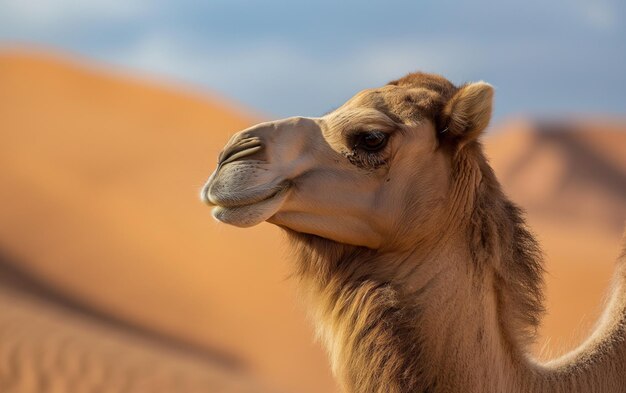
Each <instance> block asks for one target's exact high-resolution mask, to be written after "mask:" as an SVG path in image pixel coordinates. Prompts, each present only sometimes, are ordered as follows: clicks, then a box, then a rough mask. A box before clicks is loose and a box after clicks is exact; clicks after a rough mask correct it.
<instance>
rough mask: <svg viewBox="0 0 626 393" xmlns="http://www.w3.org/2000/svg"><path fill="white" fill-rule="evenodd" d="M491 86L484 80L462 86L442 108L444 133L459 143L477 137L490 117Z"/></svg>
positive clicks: (485, 126)
mask: <svg viewBox="0 0 626 393" xmlns="http://www.w3.org/2000/svg"><path fill="white" fill-rule="evenodd" d="M492 100H493V87H492V86H491V85H490V84H488V83H485V82H476V83H469V84H466V85H464V86H462V87H461V88H460V89H459V90H458V91H457V92H456V93H455V94H454V96H453V97H452V98H451V99H450V101H448V103H447V104H446V106H445V108H444V110H443V119H444V121H445V124H446V125H445V127H446V129H444V131H441V132H444V133H449V134H450V136H452V137H453V139H455V140H457V141H458V142H459V143H460V144H465V143H467V142H470V141H472V140H475V139H476V138H478V136H479V135H480V134H481V133H482V132H483V130H484V129H485V128H487V125H488V124H489V120H490V119H491V107H492Z"/></svg>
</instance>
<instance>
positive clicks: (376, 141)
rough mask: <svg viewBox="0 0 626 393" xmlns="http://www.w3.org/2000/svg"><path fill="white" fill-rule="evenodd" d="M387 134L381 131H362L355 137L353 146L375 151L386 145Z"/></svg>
mask: <svg viewBox="0 0 626 393" xmlns="http://www.w3.org/2000/svg"><path fill="white" fill-rule="evenodd" d="M388 140H389V136H388V135H387V134H386V133H384V132H382V131H371V132H363V133H361V134H358V135H357V137H356V143H355V144H354V147H355V148H357V149H361V150H365V151H368V152H376V151H379V150H381V149H383V148H384V147H385V146H386V145H387V141H388Z"/></svg>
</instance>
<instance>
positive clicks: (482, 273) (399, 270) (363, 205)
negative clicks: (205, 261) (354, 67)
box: [203, 73, 626, 393]
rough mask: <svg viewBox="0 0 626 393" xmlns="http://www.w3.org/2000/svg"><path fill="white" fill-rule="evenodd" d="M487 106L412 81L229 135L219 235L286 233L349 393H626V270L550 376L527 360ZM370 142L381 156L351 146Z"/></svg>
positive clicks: (520, 254) (508, 214)
mask: <svg viewBox="0 0 626 393" xmlns="http://www.w3.org/2000/svg"><path fill="white" fill-rule="evenodd" d="M492 97H493V88H492V87H491V86H489V85H488V84H486V83H483V82H478V83H470V84H466V85H463V86H460V87H456V86H454V85H453V84H452V83H450V82H449V81H447V80H446V79H445V78H443V77H441V76H437V75H431V74H424V73H415V74H410V75H408V76H406V77H404V78H402V79H399V80H397V81H393V82H391V83H390V84H388V85H386V86H383V87H381V88H378V89H369V90H365V91H362V92H360V93H358V94H357V95H355V96H354V97H353V98H352V99H350V100H349V101H348V102H346V103H345V104H344V105H343V106H342V107H340V108H338V109H337V110H335V111H333V112H331V113H329V114H327V115H325V116H324V117H322V118H289V119H284V120H279V121H276V122H269V123H263V124H259V125H257V126H255V127H252V128H250V129H248V130H245V131H243V132H241V133H239V134H237V135H236V136H235V137H233V139H232V140H231V142H230V144H229V145H228V146H227V148H226V152H227V153H228V154H227V155H228V156H229V157H236V160H235V159H234V158H229V160H230V162H229V163H228V164H227V165H221V166H220V167H218V169H217V170H216V172H215V173H214V174H213V176H212V177H211V178H210V179H209V181H208V182H207V185H206V186H205V188H204V189H203V197H204V198H205V200H206V201H207V203H209V204H211V205H212V206H214V215H215V216H216V218H218V219H219V220H221V221H224V222H229V223H232V224H233V225H239V226H250V225H255V224H257V223H259V222H262V221H265V220H267V221H269V222H272V223H274V224H277V225H280V226H281V227H283V228H285V229H286V231H287V233H288V234H289V238H290V240H291V244H292V246H293V249H294V252H295V255H296V259H297V261H298V262H297V265H296V273H295V275H296V276H297V278H298V280H299V282H300V284H301V288H302V293H303V295H304V296H305V298H306V300H307V302H308V303H309V304H310V310H311V315H312V317H313V319H314V320H315V322H316V326H317V332H318V336H319V338H320V340H321V341H322V342H323V343H324V345H325V346H326V348H327V349H328V353H329V355H330V359H331V365H332V369H333V371H334V373H335V374H336V376H337V378H338V379H339V381H340V384H341V386H342V387H343V389H344V391H346V392H350V393H369V392H371V393H383V392H385V393H387V392H389V393H409V392H414V393H421V392H430V393H435V392H436V393H444V392H470V393H500V392H507V393H508V392H510V393H523V392H549V393H566V392H567V393H569V392H575V393H583V392H585V393H587V392H602V393H618V392H622V393H623V392H626V261H624V260H626V257H625V256H622V258H621V261H622V262H621V263H620V264H619V265H618V269H617V273H616V275H615V284H614V289H613V292H612V297H611V300H610V302H609V304H608V306H607V312H606V314H605V316H604V317H603V320H602V321H601V322H600V324H599V325H598V328H597V330H596V332H595V333H594V335H592V337H591V338H590V339H589V340H588V341H587V342H586V343H585V344H583V345H582V346H581V347H580V348H579V349H577V350H576V351H574V352H572V353H571V354H569V355H567V356H564V357H562V358H560V359H557V360H555V361H552V362H550V363H548V364H544V365H541V364H538V363H536V362H535V361H533V360H532V359H530V357H529V355H528V354H527V346H528V344H529V343H530V342H531V341H532V340H533V338H534V336H535V332H536V330H537V326H538V325H539V320H540V317H541V314H542V312H543V307H542V300H543V296H542V273H543V270H542V260H541V253H540V251H539V247H538V245H537V242H536V241H535V239H534V237H533V236H532V234H531V233H530V232H529V230H528V229H527V228H526V225H525V223H524V219H523V217H522V213H521V211H520V209H519V208H518V207H516V206H515V205H514V204H513V203H512V202H511V201H509V199H508V198H507V197H506V196H505V195H504V194H503V192H502V190H501V188H500V185H499V183H498V181H497V179H496V177H495V175H494V173H493V171H492V170H491V168H490V166H489V164H488V163H487V160H486V158H485V156H484V154H483V150H482V146H481V144H480V141H479V136H480V134H481V133H482V132H483V130H484V129H485V128H486V127H487V124H488V122H489V118H490V116H491V107H492ZM373 133H377V134H380V133H383V134H384V135H386V138H387V141H388V142H387V143H386V144H385V145H384V146H383V147H381V148H380V149H375V151H374V152H372V151H370V150H367V149H363V147H362V146H361V147H359V142H358V141H359V140H360V139H359V138H361V137H362V136H363V135H373ZM250 141H253V142H254V144H253V146H254V148H246V146H248V145H246V144H249V143H251V142H250ZM355 141H356V142H355ZM259 149H262V150H261V151H262V152H263V155H262V156H261V155H259V154H257V151H259ZM235 161H236V162H235ZM625 252H626V251H625Z"/></svg>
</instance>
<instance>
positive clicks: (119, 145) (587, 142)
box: [0, 52, 626, 393]
mask: <svg viewBox="0 0 626 393" xmlns="http://www.w3.org/2000/svg"><path fill="white" fill-rule="evenodd" d="M0 86H2V88H1V89H0V137H1V138H2V143H0V184H2V185H3V186H2V187H0V223H2V224H0V253H2V254H3V255H4V256H5V258H6V259H8V260H9V261H10V263H12V264H13V265H17V266H19V269H20V270H21V271H23V272H24V274H26V275H29V276H31V277H33V278H34V279H36V280H37V281H38V282H42V283H44V284H45V285H47V286H49V287H50V288H51V289H52V290H54V291H57V292H59V293H60V294H62V295H63V296H65V297H69V298H71V299H73V300H74V301H76V302H78V303H79V304H81V305H83V306H85V307H87V308H89V309H93V310H98V312H100V313H102V314H104V315H109V316H111V317H113V318H115V319H116V320H122V321H125V323H127V324H128V325H130V326H136V327H140V328H141V329H147V330H149V331H152V332H154V333H155V334H156V335H157V336H162V337H169V338H171V339H174V340H177V341H178V342H181V343H186V344H188V345H191V346H193V347H194V348H198V349H199V350H201V351H204V352H206V353H207V354H211V353H213V354H220V356H221V355H223V356H225V357H226V358H228V359H229V362H232V364H233V365H234V367H235V368H236V369H238V370H240V371H241V370H245V373H246V374H247V375H248V376H250V377H251V378H254V379H256V380H258V381H260V382H261V383H262V384H266V385H268V386H272V387H275V388H277V389H279V390H283V391H292V392H301V393H306V392H319V391H333V390H335V385H334V382H333V380H332V378H331V376H330V374H329V371H328V367H327V362H326V359H325V356H324V354H323V352H322V350H321V348H320V347H319V346H318V345H317V344H314V343H313V342H312V337H313V333H312V329H311V327H310V325H309V323H308V322H307V321H306V318H305V316H304V310H303V308H302V307H300V305H299V304H298V301H297V300H296V296H295V292H294V290H293V287H292V285H293V284H292V283H291V282H290V281H289V280H288V279H287V276H288V274H289V271H290V267H289V263H288V260H287V257H286V253H285V252H284V248H283V246H282V242H281V236H280V232H279V231H278V230H277V229H276V228H274V227H272V226H270V225H267V224H263V225H261V226H259V227H257V228H254V229H249V230H245V231H244V230H238V229H233V228H230V227H226V226H223V225H217V224H216V223H215V222H213V220H212V219H211V218H210V211H209V209H207V208H206V207H204V206H203V205H202V204H201V203H200V202H199V201H198V198H197V193H198V190H199V187H200V185H201V184H202V183H203V182H204V180H205V178H206V177H207V176H208V174H209V173H210V171H211V170H212V169H213V165H214V161H215V157H216V155H217V152H218V151H219V149H220V148H221V147H222V146H223V144H224V143H225V141H226V140H227V138H228V136H229V135H230V134H231V133H233V132H235V131H237V130H239V129H242V128H244V127H246V126H248V125H250V124H252V123H254V122H255V121H256V119H254V118H252V117H251V116H250V115H248V114H247V113H246V112H245V111H244V110H241V109H238V108H234V107H233V106H232V105H229V104H226V103H224V102H222V101H220V100H219V99H218V98H216V97H212V96H209V95H206V94H199V93H196V94H189V93H182V92H180V91H179V90H178V89H176V88H173V87H168V86H162V85H157V84H155V83H148V82H145V81H144V82H140V81H137V80H135V79H132V78H129V77H126V76H123V75H113V74H110V73H107V72H104V71H99V70H98V68H97V67H93V66H91V65H88V64H83V63H81V62H77V61H74V60H66V59H65V58H60V57H54V56H50V55H43V54H41V53H32V52H31V53H25V52H22V53H18V52H13V53H4V54H0ZM561 126H563V125H560V127H561ZM554 127H555V126H554V125H549V124H532V123H527V122H523V121H516V122H510V123H508V124H502V125H500V126H497V127H495V128H498V129H499V131H497V132H495V131H494V133H493V135H492V136H490V137H488V138H487V141H486V142H487V148H488V151H489V154H490V156H491V157H492V162H493V164H494V166H495V167H496V170H497V172H498V174H499V175H500V176H501V177H502V179H503V183H504V185H505V188H506V190H507V192H508V193H509V194H510V195H511V196H512V197H513V199H514V200H516V201H517V202H518V203H520V204H521V205H523V206H524V207H526V208H527V209H528V210H529V220H530V223H531V225H532V226H533V227H534V228H535V232H536V233H537V234H538V235H539V237H540V238H541V240H542V242H543V244H544V246H545V249H546V251H547V257H548V261H549V265H548V270H549V272H550V274H551V275H550V276H549V279H548V301H549V310H550V315H549V316H548V317H547V319H546V322H545V326H544V329H543V330H542V332H541V333H542V341H541V342H540V345H541V343H542V342H543V340H544V339H545V338H546V337H551V338H552V344H551V345H550V347H549V351H553V352H558V351H559V348H560V349H564V348H567V347H568V346H571V345H573V344H574V343H575V342H576V341H577V340H578V339H579V338H580V334H582V333H584V332H585V331H586V330H585V329H588V327H589V325H590V323H592V322H593V318H594V317H595V316H596V315H597V310H598V307H599V305H600V303H601V297H602V293H603V292H604V291H605V290H606V288H607V286H608V284H607V281H608V278H609V277H610V272H611V266H612V261H613V260H614V258H615V256H616V255H617V253H618V246H619V234H620V232H621V224H620V223H621V222H623V221H624V219H626V201H625V199H626V192H625V190H626V188H625V184H626V182H625V181H624V179H625V178H626V160H625V158H624V157H626V133H621V132H620V130H621V129H623V128H624V126H623V124H621V125H620V124H619V123H607V124H602V123H601V122H598V121H592V122H586V123H585V122H580V123H575V124H569V125H565V129H563V130H559V131H557V130H547V128H554ZM581 320H582V321H583V322H581ZM89 337H94V336H92V335H89ZM220 356H217V357H220Z"/></svg>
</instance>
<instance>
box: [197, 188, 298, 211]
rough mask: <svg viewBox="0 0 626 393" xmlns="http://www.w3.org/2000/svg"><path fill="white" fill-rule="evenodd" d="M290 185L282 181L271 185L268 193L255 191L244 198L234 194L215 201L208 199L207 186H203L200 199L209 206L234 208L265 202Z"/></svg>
mask: <svg viewBox="0 0 626 393" xmlns="http://www.w3.org/2000/svg"><path fill="white" fill-rule="evenodd" d="M290 186H291V182H289V181H283V182H281V183H280V184H278V185H277V186H275V187H272V188H271V189H270V192H269V193H268V192H264V193H262V194H261V193H257V194H255V195H251V196H246V197H245V199H242V198H241V197H240V196H238V195H236V196H232V197H229V198H223V199H219V200H217V201H215V200H214V201H211V200H210V198H209V192H208V187H205V189H204V190H203V192H202V200H203V201H204V202H205V203H206V204H207V205H209V206H211V207H221V208H227V209H236V208H241V207H247V206H252V205H256V204H258V203H261V202H265V201H267V200H270V199H272V198H275V197H276V196H278V195H279V194H282V193H283V192H285V191H286V190H287V189H289V188H290Z"/></svg>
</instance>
